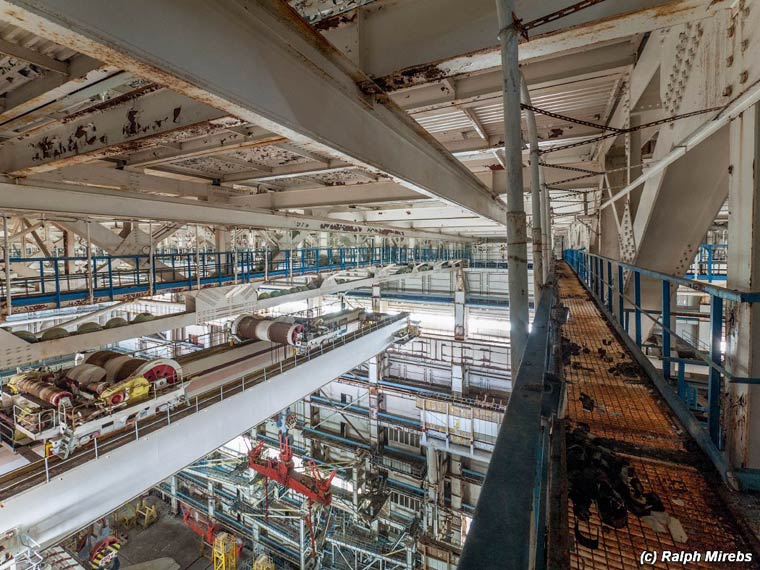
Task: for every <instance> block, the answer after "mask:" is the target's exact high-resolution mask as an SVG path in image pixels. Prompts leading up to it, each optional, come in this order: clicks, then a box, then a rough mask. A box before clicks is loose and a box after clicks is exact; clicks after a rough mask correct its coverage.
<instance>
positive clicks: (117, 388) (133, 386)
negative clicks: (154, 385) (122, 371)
mask: <svg viewBox="0 0 760 570" xmlns="http://www.w3.org/2000/svg"><path fill="white" fill-rule="evenodd" d="M149 396H150V382H149V381H148V380H147V378H145V377H143V376H132V377H131V378H127V379H126V380H122V381H121V382H118V383H116V384H114V385H113V386H110V387H108V388H106V389H105V390H103V391H102V392H101V393H100V395H99V396H98V397H99V399H100V400H101V401H103V402H105V403H107V404H111V405H112V406H115V405H117V404H122V403H125V402H129V403H134V402H138V401H140V400H144V399H146V398H148V397H149Z"/></svg>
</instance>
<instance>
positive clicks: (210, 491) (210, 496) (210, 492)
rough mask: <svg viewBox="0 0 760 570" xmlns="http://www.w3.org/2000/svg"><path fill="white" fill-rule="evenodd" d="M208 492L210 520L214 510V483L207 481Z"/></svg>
mask: <svg viewBox="0 0 760 570" xmlns="http://www.w3.org/2000/svg"><path fill="white" fill-rule="evenodd" d="M206 489H207V491H208V516H209V518H210V519H213V518H214V510H215V507H216V498H215V496H214V483H213V482H212V481H211V480H209V481H208V485H207V487H206Z"/></svg>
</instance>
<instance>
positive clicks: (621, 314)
mask: <svg viewBox="0 0 760 570" xmlns="http://www.w3.org/2000/svg"><path fill="white" fill-rule="evenodd" d="M617 273H618V278H617V287H618V319H619V320H620V324H621V325H624V324H625V296H624V295H623V289H624V280H623V277H624V275H623V266H622V265H618V271H617Z"/></svg>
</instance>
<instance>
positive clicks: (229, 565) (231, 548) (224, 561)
mask: <svg viewBox="0 0 760 570" xmlns="http://www.w3.org/2000/svg"><path fill="white" fill-rule="evenodd" d="M214 570H237V540H236V539H235V537H234V536H233V535H231V534H230V533H228V532H218V533H217V534H216V536H215V537H214Z"/></svg>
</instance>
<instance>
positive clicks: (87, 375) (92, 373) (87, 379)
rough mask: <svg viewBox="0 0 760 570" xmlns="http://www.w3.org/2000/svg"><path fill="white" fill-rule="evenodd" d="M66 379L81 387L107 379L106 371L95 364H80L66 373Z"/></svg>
mask: <svg viewBox="0 0 760 570" xmlns="http://www.w3.org/2000/svg"><path fill="white" fill-rule="evenodd" d="M66 378H68V379H69V380H73V381H74V382H76V383H77V384H78V385H79V386H87V385H88V384H93V383H99V382H103V381H104V380H105V378H106V370H105V368H103V367H101V366H96V365H95V364H88V363H85V364H80V365H79V366H75V367H74V368H70V369H69V370H67V371H66Z"/></svg>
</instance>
